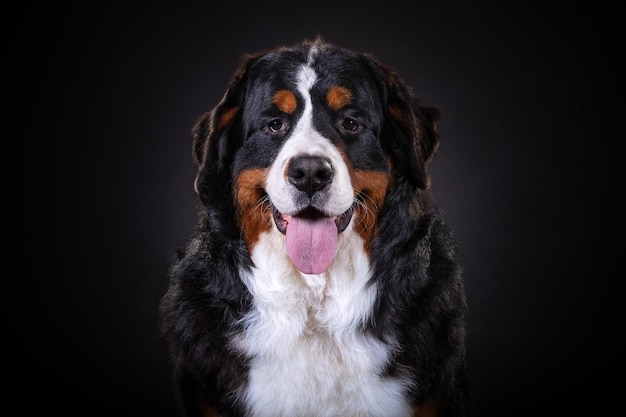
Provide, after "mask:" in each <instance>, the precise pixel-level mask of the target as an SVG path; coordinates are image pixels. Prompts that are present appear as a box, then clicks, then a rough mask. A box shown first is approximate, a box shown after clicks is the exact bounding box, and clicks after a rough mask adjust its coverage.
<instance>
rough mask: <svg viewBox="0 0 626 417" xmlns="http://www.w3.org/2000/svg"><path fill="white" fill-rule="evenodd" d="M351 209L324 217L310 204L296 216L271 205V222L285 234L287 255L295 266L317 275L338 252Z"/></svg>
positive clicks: (302, 270)
mask: <svg viewBox="0 0 626 417" xmlns="http://www.w3.org/2000/svg"><path fill="white" fill-rule="evenodd" d="M353 211H354V209H353V207H351V208H350V209H348V210H347V211H346V212H345V213H343V214H341V215H339V216H326V215H324V213H322V212H320V211H319V210H317V209H314V208H312V207H309V208H306V209H305V210H302V211H301V212H299V213H298V214H296V215H286V214H282V213H280V212H279V211H278V210H276V208H275V207H273V206H272V215H273V217H274V223H276V227H277V228H278V230H279V231H280V232H281V233H283V234H284V235H285V236H286V239H285V242H286V246H287V254H288V255H289V258H290V259H291V261H292V262H293V264H294V265H295V267H296V268H298V270H299V271H300V272H303V273H305V274H320V273H322V272H324V271H325V270H326V269H328V267H329V266H330V264H331V263H332V261H333V259H334V258H335V255H336V254H337V241H338V235H339V233H341V232H343V231H344V230H345V229H346V227H348V224H350V219H352V213H353Z"/></svg>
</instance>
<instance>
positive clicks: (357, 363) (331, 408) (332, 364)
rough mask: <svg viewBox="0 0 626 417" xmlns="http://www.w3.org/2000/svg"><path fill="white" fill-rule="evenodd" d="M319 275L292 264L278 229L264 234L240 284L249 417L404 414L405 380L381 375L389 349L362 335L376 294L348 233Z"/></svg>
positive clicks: (353, 237) (359, 244)
mask: <svg viewBox="0 0 626 417" xmlns="http://www.w3.org/2000/svg"><path fill="white" fill-rule="evenodd" d="M346 232H347V233H343V234H342V235H341V236H340V240H339V248H338V254H337V256H336V258H335V260H334V262H333V264H332V265H331V267H330V268H329V269H328V270H327V271H326V272H325V273H323V274H320V275H305V274H301V273H300V272H298V271H297V270H296V269H294V268H293V266H292V264H291V263H290V262H289V260H288V258H287V254H286V252H284V250H283V251H281V250H276V248H281V247H284V237H283V236H282V235H280V234H279V233H273V232H272V233H266V234H264V235H263V236H262V237H261V239H260V242H259V243H258V244H257V246H256V247H255V250H254V253H253V254H252V258H253V261H254V263H255V265H256V268H255V269H254V270H253V272H252V274H250V275H248V276H245V277H244V281H245V282H246V285H247V286H248V288H249V290H250V291H251V293H252V295H253V297H254V307H253V309H252V311H251V312H250V313H249V314H248V315H247V316H246V317H245V319H244V324H245V332H244V333H243V334H242V335H241V338H240V339H239V345H238V346H239V348H240V349H242V350H243V351H244V352H245V353H246V354H247V355H249V356H250V357H252V360H251V363H250V367H251V369H250V376H249V384H248V387H247V390H246V391H245V392H242V393H239V394H240V395H241V397H242V400H243V401H244V402H245V404H246V405H247V407H248V409H249V412H250V415H251V416H253V417H264V416H267V417H269V416H272V417H281V416H282V417H305V416H316V417H326V416H327V417H330V416H363V417H365V416H372V417H373V416H381V417H382V416H385V417H395V416H398V417H400V416H407V415H410V407H409V405H408V404H407V403H406V401H404V400H403V393H404V391H405V389H406V386H407V382H406V380H403V379H401V378H388V377H382V376H381V370H382V369H383V368H384V366H385V365H386V363H387V361H388V358H389V354H390V347H389V346H387V345H386V344H384V343H382V342H381V341H380V340H378V339H376V338H374V337H371V336H368V335H364V334H363V333H362V332H360V331H359V325H360V324H361V323H362V322H364V321H366V320H368V318H369V314H370V311H371V307H372V304H373V302H374V299H375V297H376V291H377V288H376V286H375V285H373V286H368V285H366V284H367V281H368V278H369V274H370V272H369V267H368V259H367V256H366V254H365V252H364V250H363V246H362V241H361V240H360V239H359V238H358V237H357V236H356V235H355V234H354V233H351V232H350V231H346Z"/></svg>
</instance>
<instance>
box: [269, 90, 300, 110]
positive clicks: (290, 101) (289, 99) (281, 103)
mask: <svg viewBox="0 0 626 417" xmlns="http://www.w3.org/2000/svg"><path fill="white" fill-rule="evenodd" d="M272 103H274V104H275V105H276V107H278V110H280V111H282V112H283V113H287V114H291V113H293V112H294V111H295V110H296V106H297V105H298V100H297V99H296V95H295V94H294V93H292V92H291V91H289V90H280V91H278V92H277V93H276V94H274V98H273V99H272Z"/></svg>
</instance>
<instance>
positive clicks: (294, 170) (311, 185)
mask: <svg viewBox="0 0 626 417" xmlns="http://www.w3.org/2000/svg"><path fill="white" fill-rule="evenodd" d="M287 176H288V177H289V182H290V183H292V184H293V185H294V186H295V187H296V188H297V189H298V190H300V191H304V192H306V193H307V194H308V195H309V197H311V196H312V195H313V194H315V193H316V192H317V191H320V190H322V189H324V187H326V186H327V185H328V184H330V183H331V182H332V180H333V167H332V165H331V164H330V161H328V160H327V159H324V158H320V157H318V156H299V157H297V158H294V159H293V160H292V161H291V163H290V164H289V169H288V171H287Z"/></svg>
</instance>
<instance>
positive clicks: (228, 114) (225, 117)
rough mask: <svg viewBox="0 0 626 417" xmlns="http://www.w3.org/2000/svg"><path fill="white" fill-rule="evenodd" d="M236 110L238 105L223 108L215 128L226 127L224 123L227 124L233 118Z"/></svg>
mask: <svg viewBox="0 0 626 417" xmlns="http://www.w3.org/2000/svg"><path fill="white" fill-rule="evenodd" d="M237 110H239V107H233V108H232V109H228V110H225V111H224V113H222V115H221V116H220V118H219V120H218V122H217V128H218V129H223V128H224V127H226V125H228V124H229V123H230V122H231V121H232V120H233V117H235V114H236V113H237Z"/></svg>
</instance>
